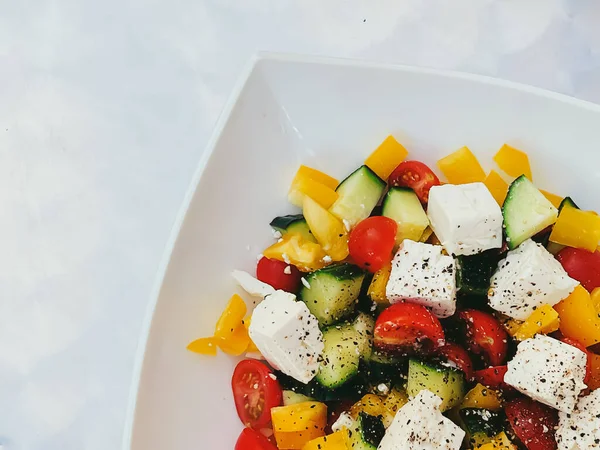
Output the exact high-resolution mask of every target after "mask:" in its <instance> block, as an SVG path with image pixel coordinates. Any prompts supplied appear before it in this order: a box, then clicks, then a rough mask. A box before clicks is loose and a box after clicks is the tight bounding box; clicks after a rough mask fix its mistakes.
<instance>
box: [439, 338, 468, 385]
mask: <svg viewBox="0 0 600 450" xmlns="http://www.w3.org/2000/svg"><path fill="white" fill-rule="evenodd" d="M437 353H438V354H439V355H441V356H442V357H444V358H445V359H447V360H448V361H451V362H453V363H454V364H456V367H458V368H459V369H460V370H462V371H463V372H464V374H465V377H466V379H467V380H470V379H471V377H472V376H473V363H471V357H470V356H469V353H467V351H466V350H465V349H464V348H462V347H461V346H460V345H458V344H453V343H451V342H449V343H447V344H446V345H444V346H443V347H440V348H439V349H438V351H437Z"/></svg>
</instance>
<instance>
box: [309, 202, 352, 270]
mask: <svg viewBox="0 0 600 450" xmlns="http://www.w3.org/2000/svg"><path fill="white" fill-rule="evenodd" d="M302 210H303V213H304V218H305V219H306V223H307V224H308V227H309V228H310V231H311V232H312V234H313V236H314V237H315V238H316V239H317V242H319V244H321V247H322V248H323V251H324V252H325V253H327V254H328V255H329V256H330V257H331V259H332V260H333V261H343V260H344V259H346V257H347V256H348V254H349V251H348V231H347V230H346V227H345V226H344V224H343V222H342V221H341V220H339V219H338V218H337V217H335V216H334V215H333V214H331V213H330V212H329V211H327V210H326V209H325V208H323V207H322V206H321V205H319V204H318V203H317V202H316V201H314V200H313V199H312V198H310V197H309V196H305V197H304V202H303V203H302Z"/></svg>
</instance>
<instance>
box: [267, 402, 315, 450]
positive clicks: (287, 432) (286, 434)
mask: <svg viewBox="0 0 600 450" xmlns="http://www.w3.org/2000/svg"><path fill="white" fill-rule="evenodd" d="M271 421H272V422H273V431H274V433H275V440H276V441H277V447H278V448H281V449H302V447H304V446H305V445H306V443H308V442H310V441H312V440H313V439H316V438H319V437H322V436H325V431H324V430H325V426H326V425H327V405H325V403H320V402H301V403H296V404H295V405H289V406H278V407H276V408H272V409H271Z"/></svg>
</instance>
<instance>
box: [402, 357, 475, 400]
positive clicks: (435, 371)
mask: <svg viewBox="0 0 600 450" xmlns="http://www.w3.org/2000/svg"><path fill="white" fill-rule="evenodd" d="M423 390H428V391H431V392H433V393H434V394H435V395H437V396H438V397H440V398H441V399H442V405H441V406H440V409H441V411H442V412H443V411H447V410H449V409H450V408H453V407H455V406H457V405H459V404H460V402H461V401H462V399H463V397H464V396H465V393H466V391H465V377H464V375H463V373H462V372H460V371H458V370H456V369H452V368H450V367H444V366H440V365H437V364H433V363H425V362H422V361H419V360H416V359H411V360H410V361H409V362H408V382H407V384H406V392H407V393H408V395H410V396H411V397H415V396H416V395H417V394H418V393H419V392H421V391H423Z"/></svg>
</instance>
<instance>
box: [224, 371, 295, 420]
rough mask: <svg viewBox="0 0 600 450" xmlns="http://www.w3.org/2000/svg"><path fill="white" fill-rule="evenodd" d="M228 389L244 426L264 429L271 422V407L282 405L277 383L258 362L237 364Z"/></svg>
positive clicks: (271, 374)
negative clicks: (231, 392)
mask: <svg viewBox="0 0 600 450" xmlns="http://www.w3.org/2000/svg"><path fill="white" fill-rule="evenodd" d="M231 388H232V389H233V399H234V401H235V408H236V410H237V413H238V416H239V417H240V420H241V421H242V423H243V424H244V425H246V426H247V427H250V428H254V429H260V428H264V427H265V426H267V425H268V424H269V423H270V422H271V408H274V407H276V406H280V405H281V400H282V396H283V394H282V391H281V387H280V386H279V382H278V381H277V378H275V376H274V375H273V372H271V370H270V369H269V368H268V367H267V366H265V365H264V364H263V363H261V362H260V361H257V360H254V359H245V360H243V361H240V362H239V363H238V365H237V366H236V368H235V370H234V371H233V377H232V378H231Z"/></svg>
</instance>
